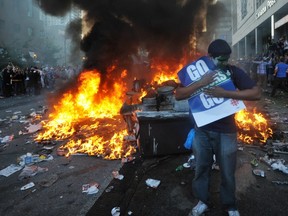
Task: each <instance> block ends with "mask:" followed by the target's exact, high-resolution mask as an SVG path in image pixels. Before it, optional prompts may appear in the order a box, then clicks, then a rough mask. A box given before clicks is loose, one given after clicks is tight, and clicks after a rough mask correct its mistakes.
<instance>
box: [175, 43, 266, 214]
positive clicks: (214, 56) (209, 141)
mask: <svg viewBox="0 0 288 216" xmlns="http://www.w3.org/2000/svg"><path fill="white" fill-rule="evenodd" d="M230 54H231V48H230V46H229V45H228V43H227V42H226V41H225V40H221V39H216V40H214V41H212V42H211V43H210V45H209V47H208V56H209V58H211V60H212V61H213V62H214V64H215V65H216V67H217V68H216V69H221V70H225V71H227V70H229V71H230V73H231V76H232V77H231V78H232V80H233V83H234V85H235V87H236V88H237V90H236V91H231V90H225V89H223V88H222V87H219V86H213V87H211V88H208V89H206V90H204V92H205V94H206V95H208V96H210V97H216V98H232V99H237V100H259V99H260V97H261V90H260V88H259V87H258V86H257V84H256V83H255V81H253V80H251V79H250V77H249V76H248V75H247V74H246V73H245V72H244V71H243V70H242V69H240V68H238V67H235V66H232V65H229V64H228V60H229V58H230ZM214 75H215V73H214V72H211V73H206V74H204V75H203V76H202V77H201V79H200V80H198V81H196V82H194V83H193V84H191V85H189V86H186V87H183V86H180V87H178V88H177V89H176V92H175V98H176V99H177V100H183V99H187V98H189V97H190V96H191V95H192V94H193V93H194V92H196V91H197V90H199V89H201V88H203V87H204V86H207V85H208V84H210V83H212V82H214ZM191 109H192V110H193V107H191ZM192 149H193V153H194V155H195V159H196V168H195V176H194V179H193V192H194V195H195V197H196V198H197V199H198V200H199V202H198V204H197V205H196V206H195V207H194V208H193V209H192V211H191V213H190V215H193V216H198V215H202V213H203V212H205V211H206V210H207V209H208V205H209V180H210V171H211V166H212V164H213V154H215V155H216V161H217V164H219V167H220V172H221V186H220V197H221V202H222V204H223V207H224V208H225V210H227V212H228V214H229V215H230V216H232V215H235V216H239V215H240V214H239V211H238V210H237V206H236V198H235V170H236V159H237V158H236V153H237V129H236V124H235V120H234V115H230V116H228V117H225V118H222V119H220V120H217V121H215V122H212V123H210V124H208V125H204V126H202V127H197V126H196V124H195V137H194V140H193V145H192Z"/></svg>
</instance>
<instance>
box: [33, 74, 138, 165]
mask: <svg viewBox="0 0 288 216" xmlns="http://www.w3.org/2000/svg"><path fill="white" fill-rule="evenodd" d="M123 76H125V71H124V72H122V73H121V77H122V78H123ZM120 80H121V79H120ZM100 81H101V78H100V73H98V72H97V71H86V72H82V73H81V75H80V76H79V78H78V83H80V84H79V87H78V89H77V91H76V92H72V91H68V92H66V93H65V94H64V95H63V97H62V99H61V100H60V102H59V103H58V104H57V105H55V106H54V112H53V113H51V114H50V115H49V121H48V122H47V123H45V122H43V128H44V132H43V133H40V134H38V136H37V137H36V139H35V140H36V141H41V140H49V139H55V140H63V139H67V138H72V136H74V137H73V138H72V139H71V140H70V141H69V142H68V143H66V144H65V146H62V147H61V148H64V149H67V151H68V153H67V154H66V156H69V155H70V154H73V153H80V152H81V153H87V154H89V155H98V156H102V157H104V158H107V159H119V158H121V157H123V156H124V157H125V156H127V155H128V156H129V154H132V153H134V152H135V149H134V147H132V146H130V145H127V142H126V143H125V142H124V138H125V133H126V128H125V127H126V126H125V125H124V124H122V125H121V123H122V122H123V121H121V116H120V114H119V110H120V108H121V106H122V104H123V92H125V91H126V86H125V84H124V83H123V82H119V81H118V82H114V84H113V86H112V87H110V88H108V84H103V89H102V88H101V90H100V89H99V86H100ZM108 90H109V91H108ZM95 134H97V135H95ZM75 136H79V137H81V138H75Z"/></svg>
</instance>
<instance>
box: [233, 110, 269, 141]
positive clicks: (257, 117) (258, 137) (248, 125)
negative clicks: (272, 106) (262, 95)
mask: <svg viewBox="0 0 288 216" xmlns="http://www.w3.org/2000/svg"><path fill="white" fill-rule="evenodd" d="M235 120H236V124H237V126H238V131H239V132H238V140H240V141H242V142H244V143H247V144H253V143H255V142H257V141H259V142H260V143H262V144H265V143H266V140H267V139H268V138H269V137H271V136H272V134H273V131H272V129H271V128H269V126H268V122H267V120H266V119H265V118H264V116H263V114H261V113H257V112H256V109H254V110H253V112H248V110H241V111H239V112H238V113H236V115H235Z"/></svg>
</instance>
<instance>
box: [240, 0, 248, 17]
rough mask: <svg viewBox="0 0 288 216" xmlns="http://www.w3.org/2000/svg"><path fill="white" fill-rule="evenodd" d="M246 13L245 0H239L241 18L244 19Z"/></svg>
mask: <svg viewBox="0 0 288 216" xmlns="http://www.w3.org/2000/svg"><path fill="white" fill-rule="evenodd" d="M246 15H247V0H241V18H242V19H244V18H245V17H246Z"/></svg>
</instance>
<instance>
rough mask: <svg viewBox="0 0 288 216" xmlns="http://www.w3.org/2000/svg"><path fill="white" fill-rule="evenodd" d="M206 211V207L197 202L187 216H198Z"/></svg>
mask: <svg viewBox="0 0 288 216" xmlns="http://www.w3.org/2000/svg"><path fill="white" fill-rule="evenodd" d="M207 210H208V206H207V205H206V204H205V203H203V202H202V201H199V202H198V203H197V205H196V206H195V207H194V208H193V209H192V211H191V212H190V214H189V216H200V215H202V214H203V213H204V212H205V211H207Z"/></svg>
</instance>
